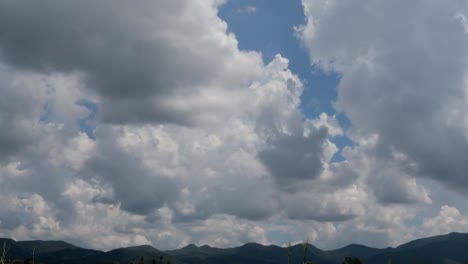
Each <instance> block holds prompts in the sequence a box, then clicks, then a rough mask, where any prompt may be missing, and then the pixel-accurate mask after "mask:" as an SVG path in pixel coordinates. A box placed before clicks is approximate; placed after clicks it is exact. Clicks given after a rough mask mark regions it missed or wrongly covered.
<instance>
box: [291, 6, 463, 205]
mask: <svg viewBox="0 0 468 264" xmlns="http://www.w3.org/2000/svg"><path fill="white" fill-rule="evenodd" d="M303 5H304V8H305V13H306V17H307V24H306V25H304V26H303V27H301V28H300V29H299V32H300V37H301V39H302V41H303V43H304V44H305V46H306V47H307V48H308V49H309V51H310V54H311V57H310V58H311V61H312V62H313V63H314V64H317V65H319V66H320V67H321V68H322V69H325V70H330V71H336V72H338V73H339V74H340V75H341V80H340V83H339V85H338V98H337V102H336V107H337V109H338V110H339V111H342V112H344V113H346V115H347V116H348V117H349V119H350V120H351V122H352V126H353V128H354V129H355V130H356V131H358V132H357V133H359V134H360V135H361V136H362V137H370V136H372V135H376V136H377V141H378V142H377V144H376V147H375V152H374V155H377V156H380V157H381V158H382V159H381V160H382V161H388V160H390V161H395V162H397V163H399V164H398V169H397V170H395V174H399V173H402V174H405V173H409V174H411V175H414V176H418V177H428V178H432V179H436V180H438V181H440V182H442V183H444V184H447V185H450V186H452V187H453V188H457V189H458V190H460V191H464V189H466V188H465V187H466V185H467V182H466V177H465V172H466V171H467V169H468V168H467V167H466V164H467V163H466V161H465V158H464V157H465V156H466V155H465V153H467V151H468V141H467V137H466V135H467V133H466V132H467V130H466V120H465V118H464V116H465V113H466V109H467V108H466V89H465V87H466V86H465V76H466V73H465V72H466V55H467V54H466V51H467V49H466V44H467V35H466V33H465V30H464V26H463V24H462V23H461V22H460V19H458V18H457V17H459V14H460V13H463V12H464V11H466V6H464V5H462V4H460V3H458V2H457V3H453V4H448V5H447V4H446V3H445V2H442V1H433V2H430V3H428V2H425V1H414V2H411V3H408V2H406V1H397V2H394V3H393V2H392V3H391V4H390V3H388V2H385V1H377V2H372V3H370V2H361V3H359V4H356V3H351V2H349V1H344V2H340V1H315V0H304V1H303ZM396 17H398V19H394V18H396ZM395 153H397V154H396V155H395ZM399 157H404V158H402V159H401V158H399ZM379 167H381V168H385V167H387V166H386V165H385V163H380V165H379ZM392 177H394V178H395V181H399V180H398V179H397V178H398V177H396V176H392V175H387V176H384V177H383V178H386V179H388V178H392ZM405 188H406V187H403V188H401V186H400V187H398V188H397V189H403V190H404V189H405ZM384 200H386V198H385V199H384Z"/></svg>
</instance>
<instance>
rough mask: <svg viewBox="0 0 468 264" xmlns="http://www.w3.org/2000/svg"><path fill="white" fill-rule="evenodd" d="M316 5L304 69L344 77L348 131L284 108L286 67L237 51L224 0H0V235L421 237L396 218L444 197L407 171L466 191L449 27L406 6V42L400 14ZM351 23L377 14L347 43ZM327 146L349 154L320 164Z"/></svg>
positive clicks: (206, 239)
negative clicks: (343, 139) (338, 141)
mask: <svg viewBox="0 0 468 264" xmlns="http://www.w3.org/2000/svg"><path fill="white" fill-rule="evenodd" d="M327 3H328V4H327V5H324V3H318V2H314V1H304V5H305V7H306V14H307V15H308V19H309V20H308V23H309V24H307V25H305V26H304V27H303V28H302V31H301V33H302V39H303V40H304V44H305V45H306V47H308V48H309V49H310V51H311V54H312V56H311V58H312V61H313V62H314V63H315V64H318V65H320V66H321V67H323V69H326V70H333V71H337V72H339V73H340V74H341V75H342V78H341V81H340V84H339V87H338V88H339V93H338V101H337V102H336V107H337V109H338V110H339V111H343V112H345V113H346V114H347V115H348V116H349V118H350V120H351V122H352V125H351V128H350V129H348V130H343V129H342V128H341V127H340V124H339V122H338V121H337V118H336V116H333V115H327V114H325V113H322V114H321V115H319V116H318V117H316V118H307V117H305V116H304V115H303V114H302V113H301V110H300V106H301V103H302V102H301V95H302V93H303V89H304V86H303V84H302V81H301V79H300V77H299V76H297V75H295V74H294V72H291V70H289V65H288V63H289V62H288V59H287V58H284V57H282V56H281V55H277V56H275V58H274V59H273V60H272V61H271V62H270V63H268V64H267V65H264V63H263V62H262V59H261V54H260V53H258V52H253V51H240V50H239V49H238V47H237V39H236V38H235V36H234V35H233V34H231V33H229V32H227V25H226V23H225V22H224V21H222V20H221V19H220V18H219V17H218V16H217V12H218V7H219V6H220V5H221V4H222V1H209V0H207V1H183V0H177V1H171V2H170V3H169V2H167V1H158V0H157V1H143V2H139V3H138V4H136V5H132V7H131V8H130V6H129V5H128V4H127V3H125V2H123V1H117V2H115V1H113V2H108V1H102V2H99V3H94V2H93V3H91V2H86V1H85V2H79V3H78V2H76V3H63V2H59V1H53V0H47V1H44V2H42V3H41V4H38V3H36V2H34V1H29V2H21V3H9V2H1V3H0V32H2V33H0V54H1V56H0V58H1V59H0V61H1V63H2V64H1V65H2V66H1V67H0V83H1V85H0V93H1V94H2V96H0V110H1V111H0V113H1V114H0V116H1V118H0V183H1V185H0V189H1V199H0V221H1V222H0V234H1V235H2V236H11V237H14V238H17V239H65V240H68V241H70V242H74V243H77V244H78V245H81V246H88V247H95V248H100V249H109V248H113V247H120V246H128V245H134V244H139V243H150V244H153V245H154V246H156V247H158V248H161V249H167V248H175V247H181V246H185V245H186V244H188V243H196V244H210V245H213V246H222V247H227V246H235V245H239V244H241V243H245V242H248V241H257V242H260V243H271V242H274V243H279V242H278V241H280V242H281V240H284V239H285V240H286V241H287V240H288V239H290V238H292V239H294V240H297V239H302V238H304V234H307V236H309V237H310V238H311V239H313V240H312V241H313V242H314V243H316V244H317V245H318V246H325V247H335V246H337V245H343V244H345V243H349V242H361V243H365V244H369V243H375V245H382V246H387V245H388V244H391V243H396V242H398V241H401V240H405V239H410V238H413V237H414V236H418V235H420V234H422V233H421V232H426V233H428V232H429V231H428V229H424V230H423V231H416V230H414V228H412V227H409V226H408V225H407V224H406V222H407V221H408V220H412V219H413V218H414V216H415V215H418V217H419V216H421V217H422V215H423V214H422V213H421V210H420V209H421V208H427V207H430V206H431V203H438V202H439V200H440V199H442V198H441V197H442V196H444V195H445V194H444V195H439V194H437V195H439V196H433V195H432V193H433V192H432V189H429V188H428V187H426V185H425V184H423V183H421V182H424V181H421V179H424V177H425V178H430V179H439V181H442V182H446V183H447V186H454V185H455V183H457V186H459V187H460V188H462V187H463V186H464V185H463V183H464V180H463V178H462V177H461V172H462V171H464V169H463V168H464V167H463V166H465V165H464V164H465V163H463V162H462V161H463V160H462V159H463V157H464V155H462V154H463V153H464V151H465V149H464V148H465V144H464V142H465V141H464V140H462V139H460V138H461V136H462V135H464V133H465V132H466V124H467V123H466V120H465V119H463V118H462V116H463V115H462V112H463V111H464V109H466V108H465V106H463V107H459V106H461V105H463V104H464V101H463V100H464V99H463V98H464V97H463V95H464V90H463V89H464V88H463V87H464V68H463V67H462V66H463V63H462V61H463V56H464V45H462V44H463V41H464V35H463V34H461V35H460V36H459V34H460V30H461V32H463V27H461V28H459V25H460V19H459V18H455V19H454V20H453V21H454V22H453V23H452V22H451V21H452V20H450V19H448V18H447V17H450V16H449V14H451V9H450V7H449V6H445V5H444V6H441V7H440V8H439V6H437V5H436V4H434V5H436V6H431V5H432V4H430V5H427V6H426V5H423V4H421V8H419V7H420V6H418V5H417V4H415V3H410V4H409V7H412V8H414V10H413V9H411V10H413V11H414V12H416V14H418V16H419V17H420V19H417V20H415V21H416V22H415V23H416V24H415V25H412V24H411V23H410V25H411V27H409V28H410V29H411V32H412V34H408V33H401V31H405V30H400V29H401V28H407V27H406V24H402V23H405V21H406V22H407V21H413V17H412V16H410V15H409V13H408V14H406V13H405V12H404V11H401V10H406V9H401V10H400V9H392V10H394V12H395V13H396V14H399V13H401V12H403V13H402V19H401V20H398V21H395V23H393V24H392V26H391V27H390V28H387V27H388V25H387V23H386V21H394V20H393V16H372V15H371V14H374V13H379V14H380V13H385V12H383V11H382V10H384V11H386V10H387V9H386V8H387V7H385V6H383V7H381V6H380V5H370V7H372V8H374V9H370V10H367V9H366V8H364V7H363V6H362V5H361V4H353V5H351V6H350V7H349V8H351V9H350V10H352V12H354V13H353V15H352V16H349V17H348V15H351V13H350V14H348V13H347V12H345V11H344V10H345V9H346V8H348V7H347V6H345V7H346V8H345V7H342V6H341V5H347V4H346V3H344V2H343V3H341V2H340V3H338V2H336V3H335V2H331V1H328V2H327ZM311 4H314V8H311V6H310V5H311ZM322 4H323V5H322ZM381 4H382V5H385V4H386V3H381ZM315 5H318V6H315ZM423 6H424V8H422V7H423ZM399 7H400V8H402V6H399ZM415 7H418V8H415ZM395 8H396V7H395ZM405 8H406V6H405ZM346 10H347V9H346ZM372 10H374V11H375V12H374V13H373V12H371V11H372ZM368 12H370V13H368ZM408 12H409V11H408ZM422 12H427V14H426V13H424V14H422ZM410 13H411V12H410ZM420 13H421V14H420ZM337 14H339V16H338V15H337ZM356 14H362V16H357V18H361V17H362V18H366V19H369V20H370V21H372V19H377V20H378V21H376V22H375V23H362V24H363V25H364V24H365V25H366V27H369V28H366V29H365V30H364V29H363V30H357V31H356V32H353V30H354V29H359V28H360V27H359V26H356V24H354V23H358V22H359V21H357V22H353V21H354V19H356ZM385 14H386V13H385ZM405 14H406V16H403V15H405ZM428 14H437V16H432V15H428ZM335 16H336V17H335ZM351 17H352V18H353V19H351ZM371 18H372V19H371ZM380 19H381V20H382V21H380ZM387 19H389V20H387ZM457 19H458V20H457ZM426 20H427V24H426ZM24 21H36V22H37V23H24ZM57 21H59V22H57ZM343 21H344V22H343ZM418 23H419V24H418ZM358 25H360V24H358ZM403 26H404V27H403ZM373 27H375V28H373ZM430 27H434V28H440V27H443V29H444V30H442V29H441V30H440V31H438V32H442V33H441V34H444V35H443V36H444V37H446V39H450V40H453V41H452V42H448V43H446V44H443V43H445V42H441V41H440V40H439V38H438V37H435V36H433V35H432V34H430V33H429V32H432V31H431V30H429V29H430ZM445 27H446V28H445ZM452 27H453V28H452ZM382 29H386V30H382ZM445 29H446V30H445ZM450 29H453V30H450ZM361 31H362V32H361ZM335 33H340V34H341V35H340V34H335ZM390 33H391V34H394V35H395V36H398V37H401V39H402V41H401V42H400V43H399V44H398V45H397V44H394V41H391V40H392V39H391V38H390V39H389V37H388V36H387V35H386V34H390ZM335 39H338V40H339V41H335ZM348 42H349V43H348ZM460 42H461V43H462V44H460ZM366 43H367V44H368V45H367V44H366ZM394 45H396V46H394ZM444 45H448V48H447V49H442V47H444ZM421 47H423V48H421ZM420 48H421V49H420ZM439 49H440V51H439ZM400 51H401V52H402V53H401V54H400ZM436 52H437V53H440V55H437V54H436ZM402 54H403V55H402ZM418 61H419V62H418ZM443 62H446V63H445V64H443ZM448 62H450V63H448ZM452 63H453V64H452ZM459 68H461V70H460V69H459ZM406 72H411V73H414V74H412V75H407V74H406ZM460 80H461V82H460ZM445 85H446V86H447V87H449V88H447V89H445V90H444V89H439V87H445ZM408 87H411V89H409V88H408ZM420 95H424V96H422V99H421V97H420ZM462 101H463V102H462ZM82 102H93V104H96V109H97V112H96V113H92V111H94V110H93V109H88V108H87V107H86V106H85V105H83V103H82ZM431 104H434V106H436V108H434V109H433V108H431V107H428V105H431ZM94 115H95V117H93V116H94ZM446 117H450V118H446ZM85 119H86V120H87V121H88V122H90V124H92V126H93V131H94V137H93V138H90V137H88V136H87V134H86V133H85V132H89V131H83V127H80V121H82V120H85ZM447 120H448V121H447ZM396 124H399V125H396ZM343 135H345V136H348V137H349V138H350V139H351V140H352V141H353V142H354V143H355V144H354V145H353V146H352V147H346V148H345V149H343V150H342V155H343V157H344V158H345V160H344V161H342V162H335V163H331V159H332V157H333V155H334V154H335V153H336V152H337V151H339V149H338V146H336V145H335V144H334V143H333V137H336V136H343ZM427 142H430V143H431V144H426V143H427ZM456 143H457V144H456ZM441 172H444V175H447V177H446V178H444V179H442V177H438V176H437V175H439V174H441ZM445 172H447V174H445ZM443 198H445V197H443ZM451 206H453V207H456V208H458V209H457V210H459V213H460V215H461V216H462V215H464V212H463V209H462V207H460V206H458V205H451ZM437 207H438V206H437ZM423 213H426V215H424V216H425V217H426V219H425V220H427V219H431V218H432V217H434V216H433V212H432V213H427V212H423ZM444 215H446V214H445V213H444ZM461 216H460V217H459V218H460V219H461V218H462V217H461ZM428 221H429V220H428ZM423 222H424V221H423ZM427 223H430V222H427ZM429 226H430V224H427V228H430V227H429ZM448 226H450V225H448ZM441 230H442V229H441ZM220 234H221V235H220ZM396 234H398V235H400V234H405V236H404V237H397V235H396ZM277 237H279V238H277ZM272 238H274V239H272ZM354 238H359V239H360V240H359V241H354V240H353V239H354ZM103 241H105V242H103ZM283 242H285V241H283Z"/></svg>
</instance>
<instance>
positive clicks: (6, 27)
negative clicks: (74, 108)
mask: <svg viewBox="0 0 468 264" xmlns="http://www.w3.org/2000/svg"><path fill="white" fill-rule="evenodd" d="M215 6H216V5H215V4H214V3H209V4H207V5H202V4H199V3H195V2H192V1H186V0H177V1H170V2H166V1H160V0H158V1H140V2H139V3H138V4H135V3H133V4H131V5H130V4H129V3H127V2H125V1H101V2H99V3H95V2H93V1H80V2H75V3H64V2H61V1H56V0H50V1H43V2H41V3H38V2H35V1H24V2H18V3H13V2H8V1H2V2H1V3H0V10H1V11H0V17H1V18H0V24H1V26H0V32H1V34H0V54H1V57H3V59H4V60H5V61H6V62H7V63H8V64H10V65H14V66H15V67H20V68H24V69H30V70H35V71H40V72H45V73H48V72H55V71H58V72H80V73H83V74H84V79H85V80H86V81H87V87H88V88H90V89H91V90H92V91H95V92H97V94H99V95H100V100H101V108H100V109H101V112H100V116H101V117H102V118H103V120H105V121H108V122H111V123H125V122H175V123H183V124H193V122H195V121H194V120H195V119H196V111H195V112H194V111H191V110H193V109H192V108H191V107H192V106H188V109H180V108H177V107H176V106H174V105H173V104H167V103H166V102H165V100H164V99H167V98H168V97H170V96H173V95H174V94H180V93H186V96H188V97H189V96H193V94H194V92H195V91H196V87H199V86H207V85H212V84H213V83H216V80H217V78H218V77H219V76H224V77H225V78H224V84H223V85H227V84H228V82H226V81H227V80H229V79H230V80H231V81H234V80H235V81H236V82H237V81H240V82H242V80H246V79H245V77H246V76H248V75H250V74H249V73H248V72H246V71H245V69H243V67H239V68H236V69H233V68H232V67H230V66H229V65H232V63H234V64H236V63H237V64H238V65H239V66H242V65H243V64H244V63H249V62H248V60H246V59H245V56H247V54H241V53H240V52H239V51H238V50H237V47H236V45H237V43H236V42H235V40H234V39H233V38H231V39H227V40H228V41H226V42H223V43H222V42H220V41H218V40H220V39H223V38H225V40H226V37H225V35H224V32H222V30H223V28H224V30H225V29H226V26H225V24H224V23H223V22H222V21H221V20H219V19H217V20H214V19H211V18H213V15H214V12H215ZM195 14H196V15H195ZM199 15H203V16H207V17H210V20H209V21H208V20H203V19H199ZM182 16H184V19H179V18H180V17H182ZM24 21H34V22H33V23H25V22H24ZM57 21H60V23H58V22H57ZM218 29H221V30H220V31H221V32H219V31H218ZM210 30H214V31H218V32H219V33H221V34H222V35H216V34H218V32H217V33H215V34H213V35H212V36H210V38H203V35H204V32H206V31H210ZM257 62H260V61H259V60H258V61H256V62H255V63H257ZM260 63H261V62H260ZM208 73H209V74H208ZM251 74H253V73H251ZM187 89H188V90H189V91H186V90H187ZM197 110H198V111H199V112H201V109H197Z"/></svg>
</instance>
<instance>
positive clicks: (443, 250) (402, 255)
mask: <svg viewBox="0 0 468 264" xmlns="http://www.w3.org/2000/svg"><path fill="white" fill-rule="evenodd" d="M0 243H1V245H4V244H5V245H6V248H7V249H8V251H7V259H8V260H24V259H32V258H33V255H34V260H35V262H36V264H41V263H43V264H62V263H67V264H78V263H80V264H82V263H87V264H115V263H120V264H124V263H128V264H130V263H132V262H133V263H134V264H138V263H139V261H140V259H141V257H143V258H144V261H145V263H152V262H153V259H154V261H156V263H157V264H161V263H162V264H167V262H168V261H170V263H171V264H221V263H222V264H287V263H288V250H289V251H290V253H291V262H290V263H292V264H300V263H302V261H303V252H304V247H303V245H302V244H298V245H294V246H291V247H290V248H289V249H288V248H287V247H279V246H275V245H271V246H263V245H260V244H257V243H247V244H245V245H243V246H240V247H235V248H226V249H222V248H214V247H210V246H206V245H205V246H195V245H192V244H191V245H188V246H186V247H184V248H181V249H176V250H166V251H161V250H158V249H156V248H154V247H152V246H149V245H143V246H136V247H126V248H118V249H113V250H110V251H106V252H105V251H100V250H93V249H85V248H80V247H77V246H75V245H72V244H70V243H67V242H64V241H42V240H34V241H14V240H12V239H9V238H0ZM33 253H34V254H33ZM161 257H162V258H161ZM345 257H357V258H359V259H361V260H362V262H363V263H365V264H387V263H392V264H395V263H403V264H406V263H424V264H428V263H429V264H430V263H434V264H456V263H461V264H463V263H468V234H464V233H450V234H447V235H441V236H434V237H428V238H422V239H417V240H413V241H411V242H408V243H406V244H403V245H400V246H398V247H396V248H391V247H389V248H383V249H379V248H372V247H367V246H363V245H357V244H351V245H348V246H346V247H343V248H340V249H335V250H321V249H319V248H316V247H314V246H313V245H310V244H308V246H307V261H311V262H313V263H314V264H341V263H342V261H343V259H344V258H345ZM389 261H391V262H389Z"/></svg>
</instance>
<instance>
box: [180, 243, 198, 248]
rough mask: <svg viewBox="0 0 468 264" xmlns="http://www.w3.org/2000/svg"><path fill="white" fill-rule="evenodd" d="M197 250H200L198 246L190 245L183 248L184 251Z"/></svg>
mask: <svg viewBox="0 0 468 264" xmlns="http://www.w3.org/2000/svg"><path fill="white" fill-rule="evenodd" d="M197 248H198V246H197V245H194V244H188V245H186V246H185V247H183V248H182V249H197Z"/></svg>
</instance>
